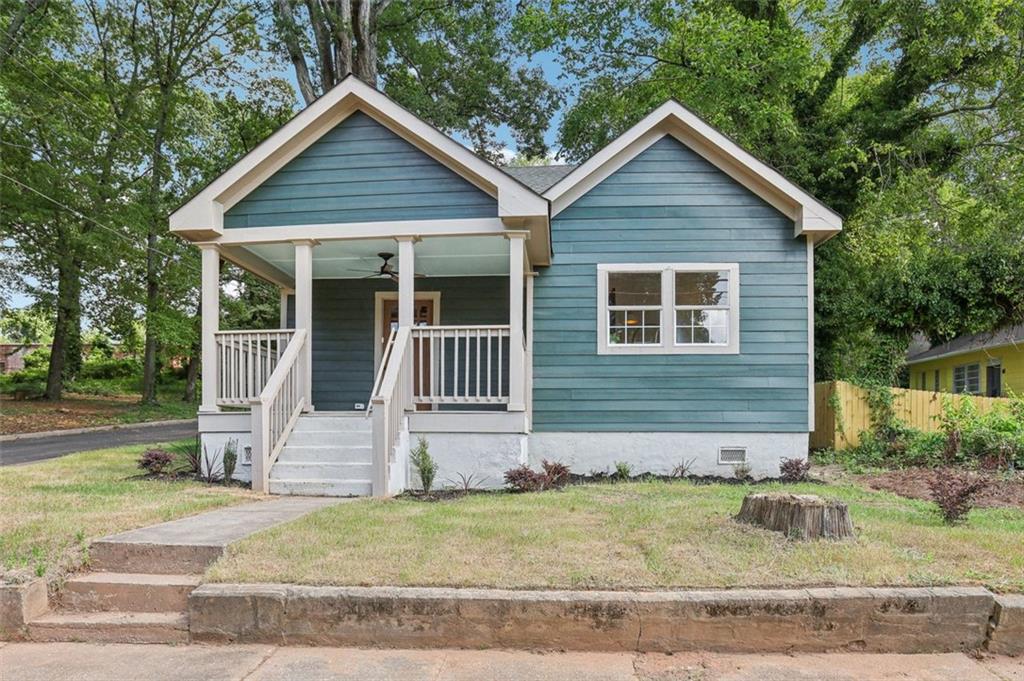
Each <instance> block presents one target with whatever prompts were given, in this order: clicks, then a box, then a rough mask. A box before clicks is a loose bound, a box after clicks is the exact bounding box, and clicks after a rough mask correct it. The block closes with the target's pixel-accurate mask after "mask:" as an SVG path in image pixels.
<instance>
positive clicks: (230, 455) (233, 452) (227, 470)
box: [221, 438, 238, 485]
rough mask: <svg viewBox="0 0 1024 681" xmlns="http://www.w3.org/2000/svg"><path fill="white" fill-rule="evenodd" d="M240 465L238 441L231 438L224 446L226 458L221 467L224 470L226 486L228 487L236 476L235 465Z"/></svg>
mask: <svg viewBox="0 0 1024 681" xmlns="http://www.w3.org/2000/svg"><path fill="white" fill-rule="evenodd" d="M237 463H238V440H236V439H234V438H229V439H228V441H227V442H226V443H225V444H224V457H223V459H222V464H221V467H222V469H223V470H224V484H225V485H227V484H229V483H230V482H231V479H232V478H233V477H234V475H235V465H236V464H237Z"/></svg>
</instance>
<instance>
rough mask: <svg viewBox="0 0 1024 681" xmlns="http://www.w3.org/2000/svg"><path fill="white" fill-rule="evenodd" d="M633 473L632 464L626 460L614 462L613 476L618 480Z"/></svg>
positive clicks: (629, 476)
mask: <svg viewBox="0 0 1024 681" xmlns="http://www.w3.org/2000/svg"><path fill="white" fill-rule="evenodd" d="M632 475H633V466H632V465H630V463H629V462H628V461H616V462H615V477H616V478H617V479H619V480H629V479H630V478H631V477H632Z"/></svg>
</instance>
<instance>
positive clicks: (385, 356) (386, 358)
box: [366, 329, 397, 416]
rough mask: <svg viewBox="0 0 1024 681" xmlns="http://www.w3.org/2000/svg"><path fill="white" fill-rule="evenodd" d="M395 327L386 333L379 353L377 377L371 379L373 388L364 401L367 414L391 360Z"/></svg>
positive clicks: (370, 409) (371, 407)
mask: <svg viewBox="0 0 1024 681" xmlns="http://www.w3.org/2000/svg"><path fill="white" fill-rule="evenodd" d="M396 332H397V329H391V332H390V333H389V334H388V341H387V343H385V344H384V352H383V353H381V358H380V367H378V369H377V378H375V379H374V381H373V388H372V389H371V390H370V400H369V401H368V402H367V403H366V415H367V416H369V415H370V412H371V411H372V410H373V397H374V396H375V395H376V394H377V392H378V391H379V390H380V386H381V383H383V382H384V372H385V371H387V368H388V364H390V362H391V350H392V348H394V347H395V334H396Z"/></svg>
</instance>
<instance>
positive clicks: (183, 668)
mask: <svg viewBox="0 0 1024 681" xmlns="http://www.w3.org/2000/svg"><path fill="white" fill-rule="evenodd" d="M0 645H2V646H3V647H0V679H3V681H126V680H134V679H145V680H146V681H163V680H167V681H171V680H173V681H347V680H349V679H352V680H355V679H359V680H360V681H414V680H415V681H419V680H420V679H430V680H434V679H439V680H440V679H444V680H448V679H450V680H454V681H470V680H472V681H549V680H550V681H573V680H579V681H627V680H628V681H896V680H897V679H901V680H907V679H913V680H915V681H1024V658H1017V659H1012V658H1006V657H985V658H982V659H979V660H976V659H973V658H971V657H968V656H966V655H958V654H951V655H867V654H835V655H794V656H789V655H719V654H706V653H685V654H677V655H640V654H634V653H547V654H538V653H528V652H513V651H472V650H362V649H351V648H278V647H275V646H256V645H247V646H242V645H236V646H199V645H190V646H157V645H94V644H86V643H10V644H6V645H3V644H0Z"/></svg>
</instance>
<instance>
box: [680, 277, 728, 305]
mask: <svg viewBox="0 0 1024 681" xmlns="http://www.w3.org/2000/svg"><path fill="white" fill-rule="evenodd" d="M728 304H729V273H728V272H725V271H722V272H676V305H728Z"/></svg>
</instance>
